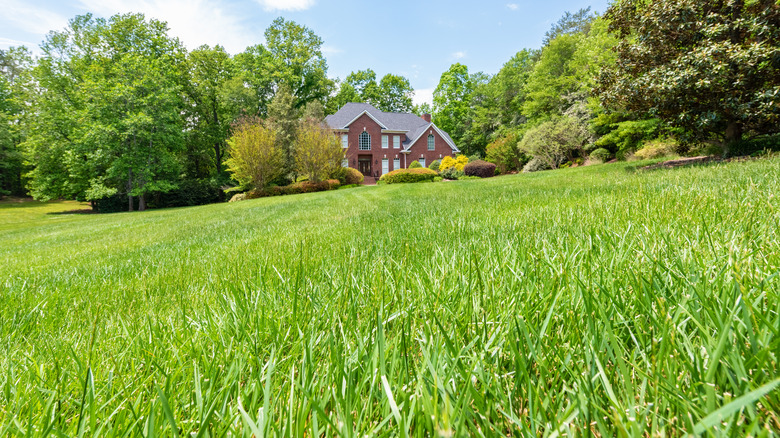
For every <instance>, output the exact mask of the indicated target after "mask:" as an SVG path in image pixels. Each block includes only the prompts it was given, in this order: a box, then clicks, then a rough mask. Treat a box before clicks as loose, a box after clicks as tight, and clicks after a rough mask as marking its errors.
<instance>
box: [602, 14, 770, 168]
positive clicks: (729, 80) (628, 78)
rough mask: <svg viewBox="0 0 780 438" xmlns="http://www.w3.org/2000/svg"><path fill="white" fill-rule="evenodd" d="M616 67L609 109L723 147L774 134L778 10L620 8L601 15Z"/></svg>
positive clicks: (606, 85)
mask: <svg viewBox="0 0 780 438" xmlns="http://www.w3.org/2000/svg"><path fill="white" fill-rule="evenodd" d="M605 16H606V18H607V19H609V20H610V23H611V24H610V30H611V31H612V32H614V33H615V34H616V35H617V36H618V37H619V38H620V43H619V44H618V46H617V55H618V61H617V64H616V65H615V67H614V68H612V69H610V70H608V71H607V72H606V73H605V74H604V75H603V76H602V78H601V84H600V87H599V91H600V93H601V98H602V100H603V101H604V103H605V104H606V105H608V106H612V107H617V108H622V109H626V110H628V111H635V112H643V113H649V114H651V115H657V116H658V117H660V118H661V119H663V120H665V121H666V122H667V123H669V124H671V125H674V126H678V127H681V128H683V129H685V130H686V131H687V132H688V133H690V136H691V138H692V139H696V140H713V139H715V140H718V141H719V142H720V143H721V144H722V145H723V146H724V153H726V154H728V151H729V147H730V146H732V145H734V144H735V143H737V142H739V141H740V140H741V139H742V138H743V136H744V135H745V134H749V135H760V134H769V133H775V132H778V131H780V3H778V2H777V1H776V0H751V1H742V0H719V1H711V2H703V1H698V0H658V1H652V2H647V1H644V0H621V1H617V2H615V3H614V4H613V5H612V6H610V8H609V9H608V10H607V12H606V14H605Z"/></svg>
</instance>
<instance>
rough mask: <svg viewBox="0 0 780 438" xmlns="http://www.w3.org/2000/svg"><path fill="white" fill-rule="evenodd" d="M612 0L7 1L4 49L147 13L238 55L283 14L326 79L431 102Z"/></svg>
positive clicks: (1, 3)
mask: <svg viewBox="0 0 780 438" xmlns="http://www.w3.org/2000/svg"><path fill="white" fill-rule="evenodd" d="M608 2H609V0H548V1H539V0H504V1H491V0H480V1H443V0H417V1H407V0H392V1H390V0H385V1H382V2H380V1H368V0H362V1H358V0H341V1H332V0H331V1H329V0H0V48H7V47H9V46H19V45H24V46H27V47H28V48H29V49H31V50H33V53H35V52H36V49H37V48H38V46H39V45H40V43H41V42H42V41H43V40H44V38H45V36H46V34H47V33H48V32H49V31H51V30H61V29H63V28H65V27H66V26H67V24H68V20H69V19H71V18H73V17H75V16H76V15H81V14H85V13H92V14H94V15H96V16H101V17H110V16H112V15H114V14H117V13H127V12H140V13H143V14H145V15H146V17H147V18H156V19H158V20H162V21H165V22H167V23H168V26H169V28H170V32H169V34H170V35H171V36H174V37H178V38H179V39H180V40H181V41H182V42H183V43H184V45H185V46H186V47H187V48H188V49H194V48H196V47H198V46H200V45H202V44H208V45H212V46H213V45H217V44H219V45H222V46H223V47H224V48H225V49H226V50H227V51H228V52H230V53H232V54H236V53H240V52H242V51H244V49H245V48H246V47H248V46H252V45H255V44H262V43H264V37H263V32H264V31H265V29H266V28H267V27H268V26H269V25H270V24H271V22H272V21H273V20H274V19H275V18H276V17H279V16H281V17H284V18H285V19H287V20H293V21H295V22H296V23H299V24H302V25H305V26H307V27H308V28H310V29H311V30H313V31H314V33H316V34H317V35H318V36H319V37H320V38H322V39H323V46H322V51H323V54H324V55H325V57H326V59H327V61H328V75H329V76H330V77H332V78H334V79H335V78H341V79H344V78H345V77H346V76H347V75H348V74H349V73H350V72H352V71H357V70H364V69H367V68H371V69H373V70H374V71H375V72H376V73H377V79H379V78H381V77H382V76H384V75H385V74H387V73H393V74H398V75H402V76H405V77H406V78H408V79H409V81H410V82H411V84H412V87H414V89H415V97H414V102H415V103H421V102H428V103H430V102H431V99H432V96H433V90H434V88H436V85H437V84H438V83H439V78H440V77H441V74H442V73H443V72H444V71H446V70H447V69H448V68H449V67H450V65H452V64H453V63H456V62H460V63H461V64H465V65H466V66H468V68H469V72H471V73H473V72H478V71H482V72H485V73H488V74H495V73H496V72H498V70H500V69H501V66H502V65H503V64H504V63H505V62H507V61H508V60H509V58H510V57H512V55H514V54H515V53H517V52H518V51H520V50H522V49H524V48H539V47H540V46H541V43H542V39H543V38H544V34H545V32H546V31H547V30H548V29H549V28H550V26H551V25H552V24H553V23H555V22H556V21H557V20H558V19H559V18H560V17H561V16H562V15H563V14H564V13H565V12H566V11H570V12H576V11H577V10H579V9H580V8H585V7H588V6H590V7H591V8H592V10H594V11H596V12H598V13H603V12H604V11H605V10H606V8H607V5H608Z"/></svg>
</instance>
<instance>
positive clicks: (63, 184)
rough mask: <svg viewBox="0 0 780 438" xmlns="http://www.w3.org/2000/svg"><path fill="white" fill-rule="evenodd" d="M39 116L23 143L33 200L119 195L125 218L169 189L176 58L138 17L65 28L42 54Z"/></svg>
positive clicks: (178, 141)
mask: <svg viewBox="0 0 780 438" xmlns="http://www.w3.org/2000/svg"><path fill="white" fill-rule="evenodd" d="M42 50H43V56H42V57H41V58H40V60H39V63H38V67H37V68H36V70H35V81H36V83H37V85H38V90H37V92H36V94H35V96H34V97H33V101H34V102H33V105H34V107H35V109H36V111H37V113H36V117H35V118H34V119H35V121H34V122H33V123H34V124H33V126H32V127H31V129H30V136H29V137H28V139H27V141H26V142H25V145H26V149H27V151H26V152H27V158H28V159H29V160H30V161H31V162H32V163H33V164H34V165H35V168H34V170H33V171H32V172H31V173H30V176H31V181H30V187H31V192H32V194H33V196H34V197H36V198H37V199H51V198H55V197H66V198H75V199H87V200H96V199H101V198H105V197H108V196H112V195H114V194H117V193H124V194H126V195H127V196H128V204H129V209H130V210H131V211H132V210H133V198H134V197H136V196H137V197H138V198H139V209H140V210H143V209H145V206H146V202H145V197H146V195H147V194H149V193H152V192H166V191H169V190H172V189H173V188H175V187H176V186H175V180H176V179H177V178H178V174H179V170H180V167H179V161H178V158H177V157H178V153H179V152H180V148H181V145H182V143H183V142H182V131H183V124H182V117H181V114H182V112H183V105H182V100H181V70H182V67H181V65H182V64H183V61H184V49H183V47H182V46H181V44H180V43H179V41H178V40H175V39H171V38H169V37H168V35H167V27H166V25H165V23H162V22H159V21H156V20H148V21H147V20H145V18H144V16H143V15H140V14H125V15H115V16H113V17H111V18H110V19H109V20H104V19H93V18H92V16H90V15H85V16H79V17H76V18H75V19H73V20H71V22H70V25H69V28H68V29H67V30H66V31H64V32H53V33H50V34H49V35H48V36H47V39H46V41H45V42H44V43H43V45H42Z"/></svg>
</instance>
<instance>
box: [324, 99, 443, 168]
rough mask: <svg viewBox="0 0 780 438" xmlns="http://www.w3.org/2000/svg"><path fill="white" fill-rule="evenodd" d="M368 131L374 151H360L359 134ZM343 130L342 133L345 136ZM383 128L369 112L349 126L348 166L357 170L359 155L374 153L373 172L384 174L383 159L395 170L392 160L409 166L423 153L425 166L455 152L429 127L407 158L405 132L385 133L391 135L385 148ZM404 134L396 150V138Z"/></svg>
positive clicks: (372, 156) (403, 165)
mask: <svg viewBox="0 0 780 438" xmlns="http://www.w3.org/2000/svg"><path fill="white" fill-rule="evenodd" d="M364 130H365V131H366V132H368V134H369V135H370V136H371V150H370V151H361V150H359V147H360V134H361V133H362V132H363V131H364ZM429 133H432V134H433V137H434V145H435V149H434V150H433V151H429V150H428V134H429ZM343 134H344V133H339V135H343ZM382 135H383V134H382V127H381V126H379V124H378V123H376V122H375V121H374V120H373V119H372V118H371V117H369V116H368V115H367V114H363V115H362V116H360V117H358V119H357V120H355V121H354V122H352V124H351V125H349V132H348V133H347V136H348V137H347V139H348V140H347V142H348V145H349V147H348V148H347V150H346V154H345V155H346V158H347V159H348V160H349V167H352V168H354V169H357V168H358V156H369V155H370V156H371V173H372V174H371V175H370V176H379V175H381V174H382V159H383V158H387V160H388V171H393V170H395V168H394V166H393V159H394V158H399V159H400V164H401V168H406V167H409V165H410V164H412V161H415V160H419V159H420V156H421V155H422V156H424V157H425V165H426V167H427V166H429V165H430V164H431V162H432V161H433V160H439V159H441V158H442V157H446V156H448V155H454V154H453V152H452V148H451V147H450V146H449V145H448V144H447V142H446V141H445V140H444V138H442V136H440V135H439V133H438V132H436V130H435V129H433V128H430V129H429V130H427V131H426V132H425V133H423V135H422V136H420V138H419V139H418V140H417V141H416V142H415V144H413V145H412V147H411V148H410V149H411V153H409V154H408V155H407V156H406V157H405V158H404V154H402V153H401V151H402V150H403V142H404V141H406V135H405V134H384V135H387V136H388V143H387V146H388V147H387V149H382ZM396 136H401V140H400V143H401V147H400V148H399V149H393V137H396Z"/></svg>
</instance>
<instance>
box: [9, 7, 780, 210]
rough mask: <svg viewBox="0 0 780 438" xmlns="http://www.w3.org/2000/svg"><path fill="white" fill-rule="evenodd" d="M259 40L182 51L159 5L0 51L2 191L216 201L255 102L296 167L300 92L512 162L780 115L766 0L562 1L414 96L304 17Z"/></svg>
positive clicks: (638, 150)
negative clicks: (353, 65)
mask: <svg viewBox="0 0 780 438" xmlns="http://www.w3.org/2000/svg"><path fill="white" fill-rule="evenodd" d="M265 40H266V43H265V44H264V45H255V46H251V47H248V48H247V49H246V50H245V51H244V52H242V53H239V54H236V55H232V56H231V55H230V54H228V53H226V52H225V50H224V49H223V48H222V47H220V46H216V47H208V46H203V47H199V48H197V49H195V50H192V51H187V50H185V49H184V47H183V46H182V44H181V43H180V42H179V41H178V40H177V39H175V38H172V37H170V36H169V35H168V32H167V27H166V25H165V24H164V23H162V22H159V21H156V20H154V19H146V18H145V17H143V16H142V15H137V14H125V15H117V16H114V17H111V18H110V19H100V18H94V17H92V16H90V15H85V16H79V17H76V18H75V19H73V20H72V21H71V22H70V24H69V26H68V27H67V28H66V29H65V30H63V31H59V32H52V33H50V34H49V35H48V36H47V38H46V40H45V41H44V42H43V43H42V45H41V51H42V53H41V55H40V56H38V57H37V58H35V59H33V57H32V56H31V54H30V52H29V51H27V50H26V49H24V48H12V49H9V50H7V51H0V73H1V74H0V195H3V194H6V195H8V194H10V195H17V196H24V195H32V196H33V197H35V198H36V199H41V200H46V199H54V198H65V199H77V200H86V201H93V203H95V205H97V204H100V203H103V204H106V205H108V204H111V203H118V202H120V200H124V201H121V202H125V205H126V206H128V207H133V208H144V207H145V206H147V205H151V206H158V207H159V206H170V205H188V204H195V203H203V202H214V201H215V200H221V198H222V197H223V189H224V188H225V187H228V186H231V185H236V184H237V182H236V181H234V180H233V179H232V178H231V176H230V173H229V172H228V171H227V168H226V165H225V162H226V159H227V158H228V155H227V150H228V139H229V138H230V136H231V132H232V129H233V126H234V124H235V122H236V121H237V120H248V119H249V118H252V117H255V118H259V119H261V120H264V121H266V122H269V123H266V125H267V126H273V127H274V129H275V132H276V135H277V140H278V142H280V144H282V145H283V148H287V149H288V150H287V152H286V153H285V157H286V158H285V160H286V164H285V169H288V170H291V172H290V173H287V174H284V175H282V176H281V177H279V178H280V179H281V180H280V181H279V183H280V184H284V183H285V181H287V182H292V181H293V180H294V179H295V176H296V172H295V168H294V167H293V165H292V164H291V163H292V161H293V160H294V158H293V157H294V154H293V153H292V152H291V151H290V150H289V149H290V148H292V147H294V145H293V143H294V141H295V139H294V138H293V136H292V132H294V129H293V127H294V126H298V125H300V123H301V120H302V119H305V118H306V116H304V113H305V112H306V111H307V110H306V108H307V106H308V107H310V109H309V114H316V113H318V112H320V113H323V114H330V113H333V112H335V111H337V110H338V108H340V106H342V105H343V104H345V103H347V102H369V103H371V104H373V105H375V106H377V107H378V108H380V109H382V110H384V111H414V112H416V113H418V114H422V113H432V114H433V117H434V120H435V122H436V124H437V125H438V126H440V127H442V128H443V129H444V130H446V131H447V132H449V133H450V135H451V136H452V138H453V139H454V140H455V141H456V143H457V144H458V145H459V147H460V149H461V150H463V151H464V152H465V153H466V154H468V155H470V156H474V155H479V156H482V157H485V158H486V159H487V160H489V161H492V162H494V163H496V164H497V165H498V167H499V169H500V170H501V171H503V172H508V171H513V170H520V169H522V168H524V167H525V168H526V170H539V169H545V168H555V167H559V166H562V165H570V164H573V163H580V162H584V161H585V160H588V159H590V160H594V159H597V160H601V161H604V160H609V159H612V158H618V159H625V158H627V157H630V156H631V155H632V154H638V155H639V156H643V157H646V156H651V155H652V154H653V153H668V152H677V153H683V152H686V151H689V150H691V149H692V148H693V149H694V150H698V151H703V152H708V153H725V154H736V153H744V152H746V151H747V152H749V151H751V150H754V149H757V148H762V147H775V146H776V143H777V140H776V139H777V137H773V135H774V134H777V133H778V132H779V131H780V49H779V48H780V5H778V4H777V2H775V1H773V0H756V1H753V2H689V1H684V0H662V1H656V2H644V1H640V0H621V1H619V2H615V3H614V4H613V5H612V6H610V8H609V9H608V10H607V11H606V13H605V14H604V15H602V16H599V15H596V14H594V13H592V12H591V11H590V9H589V8H588V9H583V10H580V11H578V12H576V13H567V14H565V15H564V16H563V17H562V18H561V19H560V20H559V21H558V22H557V23H555V24H554V25H553V26H552V28H551V29H550V30H549V32H547V34H546V36H545V39H544V43H543V46H542V47H541V48H539V49H524V50H521V51H520V52H518V53H517V54H516V55H515V56H513V57H512V58H511V59H509V60H508V61H507V62H506V63H505V64H504V66H503V67H502V68H501V70H500V71H499V72H498V73H496V74H495V75H488V74H485V73H481V72H477V73H470V72H469V70H468V67H467V66H466V65H463V64H459V63H457V64H453V65H452V66H451V67H450V68H449V69H448V70H447V71H445V72H444V73H443V74H442V75H441V78H440V81H439V84H438V86H437V87H436V90H435V92H434V98H433V105H432V106H429V105H427V104H424V105H421V106H420V107H414V106H413V105H412V96H413V93H414V90H413V89H412V87H411V85H410V83H409V81H408V80H407V79H406V78H404V77H402V76H397V75H393V74H388V75H385V76H384V77H382V78H379V79H378V78H377V76H376V73H375V72H374V71H373V70H371V69H366V70H360V71H357V72H353V73H351V74H350V75H348V76H347V77H346V78H344V80H343V81H342V80H338V79H337V80H332V79H330V78H329V77H328V74H327V71H328V65H327V62H326V59H325V57H324V56H323V54H322V50H321V47H322V40H321V38H319V37H318V36H317V35H316V34H314V32H312V31H311V30H310V29H308V28H306V27H304V26H301V25H298V24H296V23H294V22H292V21H287V20H285V19H283V18H278V19H277V20H275V21H274V22H273V23H272V24H271V26H270V27H269V28H268V29H267V30H266V31H265ZM282 89H284V90H289V96H279V90H282ZM275 99H276V101H277V102H278V105H276V107H274V105H272V102H274V100H275ZM274 111H275V113H274ZM285 136H286V137H285Z"/></svg>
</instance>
